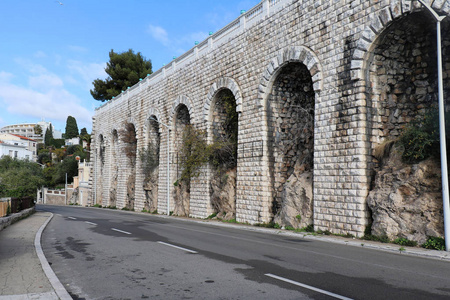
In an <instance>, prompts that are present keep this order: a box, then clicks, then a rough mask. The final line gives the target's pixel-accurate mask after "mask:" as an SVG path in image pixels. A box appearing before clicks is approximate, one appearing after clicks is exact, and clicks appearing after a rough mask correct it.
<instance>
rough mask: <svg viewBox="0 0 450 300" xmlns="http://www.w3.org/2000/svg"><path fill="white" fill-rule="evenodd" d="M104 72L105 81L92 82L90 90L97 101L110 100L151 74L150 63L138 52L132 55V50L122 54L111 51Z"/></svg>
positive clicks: (96, 80)
mask: <svg viewBox="0 0 450 300" xmlns="http://www.w3.org/2000/svg"><path fill="white" fill-rule="evenodd" d="M105 72H106V73H107V74H108V77H107V78H106V79H105V80H102V79H95V80H94V81H93V82H92V84H93V85H94V89H92V90H91V95H92V97H94V99H96V100H99V101H107V100H111V99H112V97H115V96H117V95H119V94H120V93H121V92H122V91H124V90H126V89H127V88H128V87H131V86H133V85H134V84H136V83H138V82H139V79H140V78H145V77H146V76H147V74H151V73H152V63H151V61H150V60H146V59H145V57H143V56H142V55H141V53H140V52H138V53H134V51H133V50H132V49H130V50H128V51H127V52H122V53H116V52H114V50H111V52H109V62H108V63H107V64H106V68H105Z"/></svg>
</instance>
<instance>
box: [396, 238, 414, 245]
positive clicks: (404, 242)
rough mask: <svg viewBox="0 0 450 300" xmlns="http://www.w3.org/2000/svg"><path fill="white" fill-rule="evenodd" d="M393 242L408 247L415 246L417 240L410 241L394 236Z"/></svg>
mask: <svg viewBox="0 0 450 300" xmlns="http://www.w3.org/2000/svg"><path fill="white" fill-rule="evenodd" d="M394 244H397V245H401V246H409V247H416V246H417V242H416V241H410V240H408V239H407V238H396V239H395V240H394Z"/></svg>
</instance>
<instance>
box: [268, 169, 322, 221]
mask: <svg viewBox="0 0 450 300" xmlns="http://www.w3.org/2000/svg"><path fill="white" fill-rule="evenodd" d="M304 169H305V167H304V166H303V165H300V164H299V163H297V164H296V165H295V170H294V172H293V173H292V175H291V176H290V177H289V178H288V180H287V181H286V183H285V184H284V186H283V193H282V203H281V209H280V210H279V211H278V213H277V214H276V216H275V218H274V222H275V223H277V224H280V225H281V226H292V227H294V228H303V227H306V226H308V225H310V224H313V214H314V210H313V174H312V172H311V171H304Z"/></svg>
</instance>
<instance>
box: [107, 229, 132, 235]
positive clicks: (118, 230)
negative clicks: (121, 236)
mask: <svg viewBox="0 0 450 300" xmlns="http://www.w3.org/2000/svg"><path fill="white" fill-rule="evenodd" d="M111 230H114V231H117V232H121V233H125V234H131V232H126V231H123V230H120V229H116V228H111Z"/></svg>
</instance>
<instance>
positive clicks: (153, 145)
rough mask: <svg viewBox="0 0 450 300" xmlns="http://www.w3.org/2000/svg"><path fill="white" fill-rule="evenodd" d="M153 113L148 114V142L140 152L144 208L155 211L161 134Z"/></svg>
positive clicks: (156, 206)
mask: <svg viewBox="0 0 450 300" xmlns="http://www.w3.org/2000/svg"><path fill="white" fill-rule="evenodd" d="M159 129H160V128H159V123H158V121H157V119H156V116H155V115H152V116H150V118H149V119H148V124H147V133H146V134H147V137H148V139H147V140H148V144H147V145H146V147H145V148H144V149H143V150H142V152H141V153H140V159H141V163H142V164H141V166H142V172H143V174H144V182H143V188H144V192H145V202H144V209H145V210H146V211H148V212H155V211H156V210H157V208H158V179H159V168H158V167H159V151H160V143H161V134H160V130H159Z"/></svg>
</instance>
